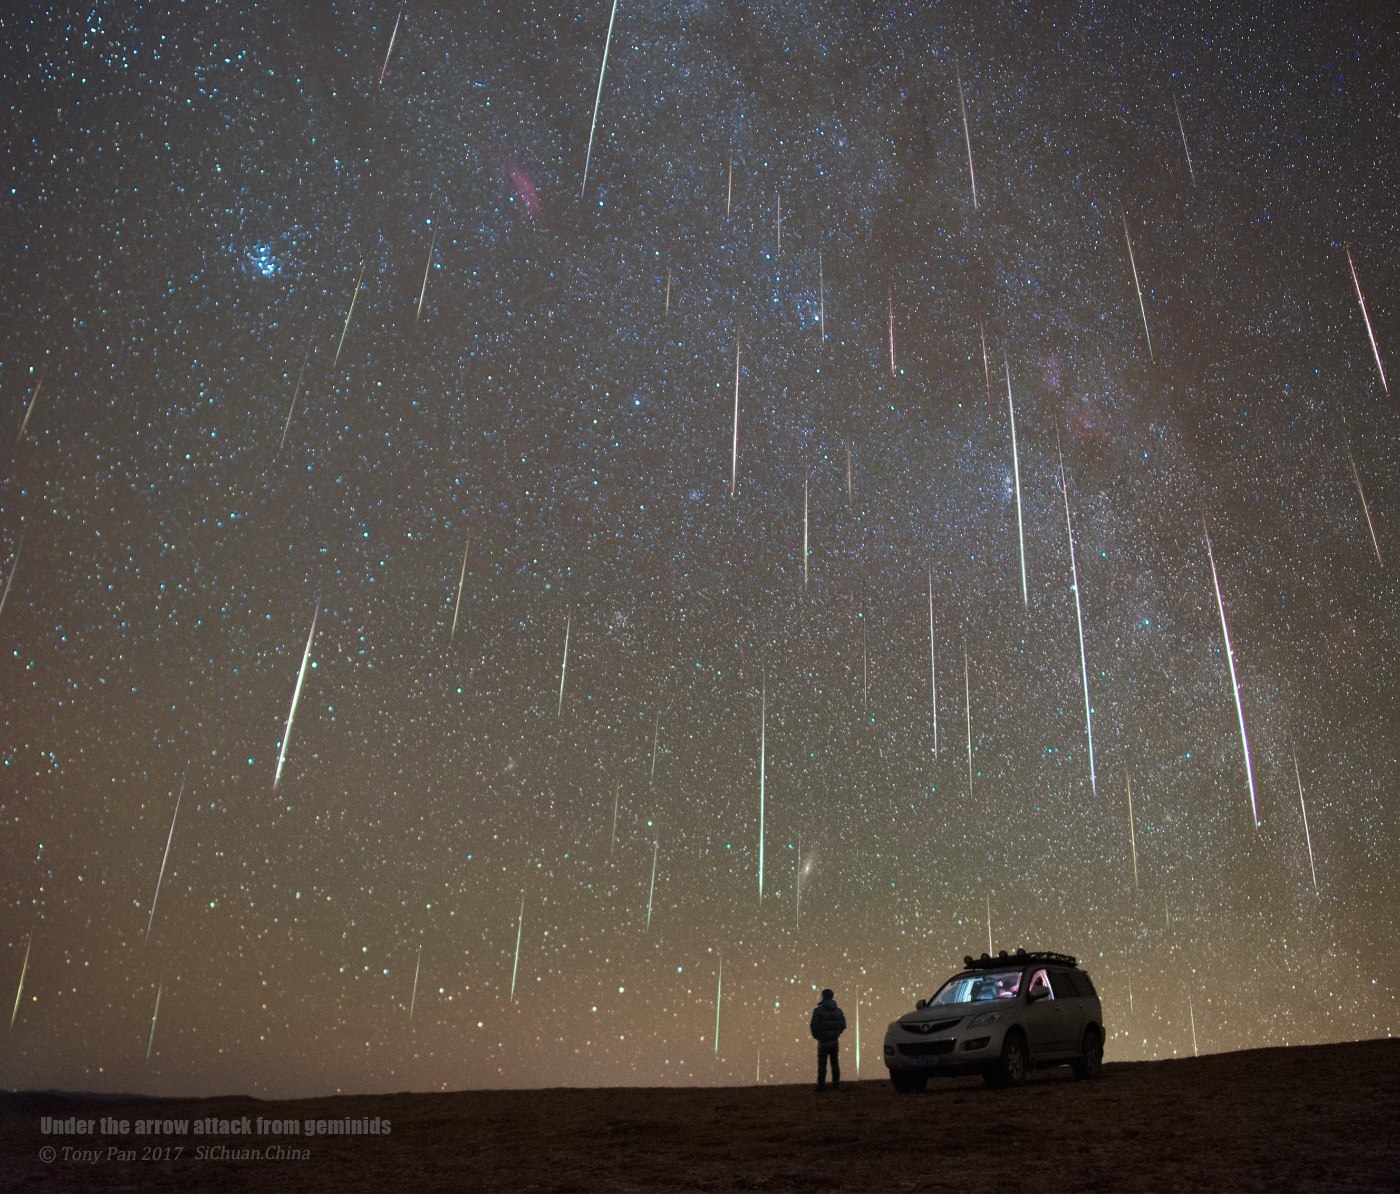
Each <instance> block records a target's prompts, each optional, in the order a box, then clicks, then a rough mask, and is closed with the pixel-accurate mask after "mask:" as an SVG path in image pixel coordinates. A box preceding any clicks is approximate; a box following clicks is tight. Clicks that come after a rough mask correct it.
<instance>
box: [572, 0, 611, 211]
mask: <svg viewBox="0 0 1400 1194" xmlns="http://www.w3.org/2000/svg"><path fill="white" fill-rule="evenodd" d="M615 20H617V0H613V6H612V15H611V16H610V17H608V36H607V40H606V41H604V42H603V65H602V66H601V67H600V68H599V70H598V94H597V95H596V96H594V97H593V123H592V124H590V125H589V126H588V152H587V153H586V154H584V158H583V185H582V186H581V187H579V192H578V197H579V198H580V199H582V198H583V196H584V193H585V192H586V191H587V190H588V167H589V164H590V163H591V162H592V161H593V134H594V132H595V131H596V130H597V128H598V105H599V104H601V103H602V102H603V76H604V75H605V74H606V73H607V70H608V49H609V47H611V46H612V34H613V22H614V21H615Z"/></svg>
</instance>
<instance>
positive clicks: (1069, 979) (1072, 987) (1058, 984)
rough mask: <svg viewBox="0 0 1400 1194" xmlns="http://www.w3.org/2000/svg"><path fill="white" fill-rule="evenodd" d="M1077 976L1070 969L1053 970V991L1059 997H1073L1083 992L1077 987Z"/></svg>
mask: <svg viewBox="0 0 1400 1194" xmlns="http://www.w3.org/2000/svg"><path fill="white" fill-rule="evenodd" d="M1077 978H1078V975H1076V974H1075V973H1074V971H1072V970H1056V971H1055V972H1054V980H1055V993H1056V994H1057V995H1058V996H1059V997H1060V998H1061V999H1069V998H1075V997H1077V996H1080V995H1082V994H1084V992H1083V991H1081V990H1080V989H1079V983H1078V982H1076V981H1075V980H1076V979H1077Z"/></svg>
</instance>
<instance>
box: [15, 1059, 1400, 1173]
mask: <svg viewBox="0 0 1400 1194" xmlns="http://www.w3.org/2000/svg"><path fill="white" fill-rule="evenodd" d="M46 1115H47V1116H53V1117H58V1118H66V1117H68V1116H78V1117H80V1118H95V1119H99V1120H100V1119H101V1117H103V1116H111V1117H113V1118H116V1119H129V1120H135V1119H138V1118H141V1117H146V1118H153V1117H158V1118H160V1119H181V1118H186V1117H188V1118H190V1119H191V1120H193V1119H197V1118H201V1117H209V1116H213V1117H220V1118H224V1119H232V1118H236V1117H239V1116H245V1115H246V1116H249V1117H250V1118H251V1119H252V1120H253V1121H254V1122H255V1121H256V1117H258V1116H262V1117H263V1118H264V1119H290V1118H295V1119H298V1120H305V1119H307V1118H314V1119H339V1118H342V1117H345V1116H350V1117H354V1118H374V1117H379V1118H380V1119H388V1120H389V1121H391V1124H392V1131H391V1133H390V1134H389V1135H387V1136H386V1135H377V1136H372V1135H365V1136H353V1137H347V1136H339V1137H325V1136H321V1137H316V1138H312V1139H308V1138H306V1137H305V1136H302V1137H300V1138H298V1137H293V1136H282V1137H274V1136H269V1135H261V1136H260V1135H252V1136H247V1137H240V1136H217V1135H216V1136H194V1135H193V1134H185V1135H175V1134H168V1135H158V1136H154V1137H137V1136H135V1135H128V1136H123V1137H116V1136H102V1135H100V1134H99V1135H94V1136H78V1135H59V1134H50V1135H44V1134H42V1133H41V1130H40V1128H41V1123H40V1121H41V1117H43V1116H46ZM278 1144H280V1145H282V1146H284V1147H287V1148H290V1149H303V1150H307V1151H309V1153H310V1157H309V1159H291V1158H287V1159H280V1160H216V1159H203V1160H201V1159H198V1158H197V1157H196V1155H195V1153H196V1149H197V1148H200V1147H203V1148H206V1149H207V1148H211V1147H217V1146H221V1145H227V1146H228V1147H230V1148H232V1149H239V1148H243V1149H246V1148H267V1147H270V1146H276V1145H278ZM46 1146H48V1147H51V1148H54V1149H56V1150H57V1152H58V1158H57V1159H55V1160H54V1161H52V1162H50V1163H45V1162H44V1161H43V1160H41V1158H40V1150H41V1149H43V1148H44V1147H46ZM153 1146H154V1147H159V1148H175V1147H180V1146H183V1148H184V1152H183V1154H182V1155H181V1156H180V1158H179V1159H178V1160H173V1161H149V1160H147V1161H142V1160H121V1159H115V1158H114V1159H108V1150H109V1149H112V1148H120V1149H130V1150H134V1151H135V1153H136V1155H137V1156H138V1157H139V1156H140V1154H141V1151H142V1150H143V1149H145V1148H149V1147H153ZM65 1147H68V1148H78V1149H86V1150H96V1151H97V1152H99V1153H100V1154H101V1156H102V1158H103V1159H101V1160H100V1161H98V1162H96V1163H83V1162H79V1161H76V1160H72V1159H70V1160H66V1161H65V1160H64V1159H63V1150H64V1148H65ZM993 1182H995V1183H997V1184H998V1185H999V1186H1002V1188H1004V1189H1007V1190H1011V1189H1015V1190H1030V1191H1034V1192H1035V1194H1051V1192H1053V1194H1070V1192H1075V1191H1084V1190H1115V1191H1116V1190H1131V1191H1149V1190H1172V1191H1176V1190H1232V1191H1251V1190H1258V1191H1267V1192H1269V1194H1277V1192H1278V1191H1281V1190H1391V1191H1397V1190H1400V1041H1395V1040H1380V1041H1366V1042H1361V1043H1357V1044H1346V1045H1325V1046H1309V1047H1297V1048H1288V1049H1260V1050H1252V1051H1250V1052H1245V1053H1224V1054H1215V1055H1212V1056H1208V1057H1202V1058H1199V1059H1187V1060H1180V1061H1159V1062H1138V1063H1124V1064H1117V1065H1106V1066H1105V1067H1104V1071H1103V1077H1102V1079H1101V1080H1099V1081H1098V1082H1088V1083H1085V1082H1076V1081H1075V1080H1074V1079H1073V1077H1072V1076H1071V1074H1070V1072H1069V1070H1067V1069H1063V1068H1062V1069H1057V1070H1051V1071H1047V1072H1045V1073H1041V1074H1037V1075H1036V1076H1035V1077H1034V1078H1033V1079H1032V1080H1031V1082H1029V1083H1028V1084H1027V1085H1026V1086H1024V1087H1022V1088H1019V1089H1016V1090H1011V1091H1002V1092H998V1091H992V1090H989V1089H987V1088H985V1087H984V1086H983V1085H982V1083H981V1082H980V1081H978V1080H975V1079H957V1080H944V1081H942V1082H932V1083H930V1086H929V1090H928V1092H927V1093H926V1094H923V1095H914V1096H901V1095H896V1094H895V1093H894V1092H893V1090H892V1089H891V1087H890V1085H889V1083H888V1082H886V1081H883V1080H881V1081H875V1080H867V1081H865V1082H862V1083H848V1084H847V1088H846V1089H844V1090H842V1091H841V1092H839V1093H833V1092H830V1091H828V1092H827V1093H826V1094H824V1095H821V1096H817V1095H814V1094H811V1093H810V1092H809V1088H807V1087H795V1086H750V1087H731V1088H688V1089H671V1088H666V1089H647V1090H643V1089H615V1090H581V1089H560V1090H545V1091H468V1092H464V1093H461V1094H399V1095H362V1096H352V1097H337V1098H327V1099H306V1100H295V1101H286V1102H262V1101H259V1100H256V1099H248V1098H238V1097H230V1098H219V1099H197V1100H142V1099H128V1098H124V1097H118V1098H97V1097H91V1096H66V1095H55V1094H8V1095H3V1096H0V1184H3V1185H4V1186H5V1187H6V1188H8V1189H18V1190H28V1189H51V1188H52V1189H63V1190H85V1189H94V1188H97V1189H132V1190H136V1189H140V1190H191V1189H193V1190H246V1189H261V1188H264V1187H266V1188H270V1189H279V1190H280V1189H297V1190H351V1189H354V1190H360V1189H375V1188H378V1189H380V1190H390V1189H404V1188H411V1189H413V1190H415V1191H425V1190H436V1189H453V1190H464V1189H465V1190H511V1191H529V1190H581V1191H582V1190H589V1191H594V1190H731V1189H740V1190H788V1189H794V1190H796V1189H801V1190H824V1189H849V1190H921V1191H923V1190H954V1189H957V1190H963V1191H966V1190H973V1189H975V1190H978V1191H983V1190H986V1189H988V1188H989V1186H990V1183H993ZM1003 1184H1004V1185H1003Z"/></svg>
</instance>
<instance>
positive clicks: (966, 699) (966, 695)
mask: <svg viewBox="0 0 1400 1194" xmlns="http://www.w3.org/2000/svg"><path fill="white" fill-rule="evenodd" d="M963 704H964V706H965V707H966V709H967V798H968V799H969V800H971V799H972V673H971V671H969V664H968V662H967V647H965V646H964V647H963ZM989 907H990V905H989ZM987 915H988V927H990V925H991V913H990V912H988V914H987ZM988 936H990V933H989V934H988Z"/></svg>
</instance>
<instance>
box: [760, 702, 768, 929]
mask: <svg viewBox="0 0 1400 1194" xmlns="http://www.w3.org/2000/svg"><path fill="white" fill-rule="evenodd" d="M760 694H761V695H760V697H759V714H758V902H759V903H760V904H761V903H763V819H764V816H765V814H766V812H767V808H768V794H767V790H766V789H767V782H768V676H767V674H765V675H764V677H763V685H762V688H761V690H760Z"/></svg>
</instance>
